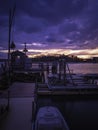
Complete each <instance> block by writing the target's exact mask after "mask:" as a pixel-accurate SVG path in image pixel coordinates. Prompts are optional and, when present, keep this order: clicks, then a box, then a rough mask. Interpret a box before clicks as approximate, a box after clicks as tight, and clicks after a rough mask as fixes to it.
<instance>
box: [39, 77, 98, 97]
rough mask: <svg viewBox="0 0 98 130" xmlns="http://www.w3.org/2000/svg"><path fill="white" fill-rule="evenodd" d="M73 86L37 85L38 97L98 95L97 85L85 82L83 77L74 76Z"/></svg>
mask: <svg viewBox="0 0 98 130" xmlns="http://www.w3.org/2000/svg"><path fill="white" fill-rule="evenodd" d="M73 81H74V84H66V85H59V84H51V83H49V82H48V83H46V84H37V94H38V95H40V96H41V95H65V96H71V95H72V96H76V95H77V96H78V95H98V84H94V83H90V82H87V81H85V80H84V79H83V77H81V76H80V77H79V76H78V77H77V76H75V77H74V78H73Z"/></svg>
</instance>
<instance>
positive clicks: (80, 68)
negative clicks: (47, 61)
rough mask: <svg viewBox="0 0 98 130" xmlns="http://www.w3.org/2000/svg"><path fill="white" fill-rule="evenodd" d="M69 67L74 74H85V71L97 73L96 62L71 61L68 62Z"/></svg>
mask: <svg viewBox="0 0 98 130" xmlns="http://www.w3.org/2000/svg"><path fill="white" fill-rule="evenodd" d="M68 65H69V68H70V70H71V71H73V73H76V74H79V73H81V74H87V73H96V74H98V63H96V64H95V63H77V64H75V63H73V64H68Z"/></svg>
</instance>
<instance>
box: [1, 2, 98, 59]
mask: <svg viewBox="0 0 98 130" xmlns="http://www.w3.org/2000/svg"><path fill="white" fill-rule="evenodd" d="M14 6H15V7H16V8H15V15H14V18H13V22H12V30H11V42H12V41H14V43H15V45H16V50H21V51H22V50H23V49H24V43H27V49H28V52H27V54H28V55H29V56H30V57H32V56H36V55H47V54H48V55H51V54H56V55H58V54H64V55H74V56H78V57H82V58H89V57H98V0H0V58H2V57H5V55H6V56H7V52H8V51H7V50H8V31H9V23H8V21H9V10H13V8H14Z"/></svg>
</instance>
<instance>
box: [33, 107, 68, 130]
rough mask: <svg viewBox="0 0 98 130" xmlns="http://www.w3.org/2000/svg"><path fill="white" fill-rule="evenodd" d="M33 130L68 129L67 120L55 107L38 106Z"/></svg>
mask: <svg viewBox="0 0 98 130" xmlns="http://www.w3.org/2000/svg"><path fill="white" fill-rule="evenodd" d="M33 130H69V127H68V125H67V122H66V121H65V119H64V117H63V116H62V114H61V112H60V111H59V109H58V108H57V107H54V106H43V107H40V108H39V110H38V112H37V115H36V120H35V125H34V129H33Z"/></svg>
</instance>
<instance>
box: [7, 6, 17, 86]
mask: <svg viewBox="0 0 98 130" xmlns="http://www.w3.org/2000/svg"><path fill="white" fill-rule="evenodd" d="M15 8H16V6H14V8H13V9H12V10H11V9H10V10H9V31H8V80H9V81H8V82H9V84H10V47H11V45H10V44H11V29H12V24H13V18H14V15H15Z"/></svg>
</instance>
